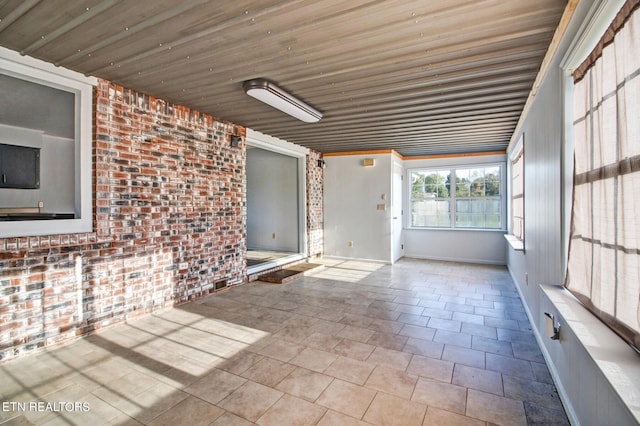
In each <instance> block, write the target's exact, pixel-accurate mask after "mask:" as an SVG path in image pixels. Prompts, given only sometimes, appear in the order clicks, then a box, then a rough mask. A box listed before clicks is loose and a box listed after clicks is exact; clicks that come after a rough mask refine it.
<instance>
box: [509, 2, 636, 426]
mask: <svg viewBox="0 0 640 426" xmlns="http://www.w3.org/2000/svg"><path fill="white" fill-rule="evenodd" d="M602 3H604V2H601V1H597V0H596V1H592V0H583V1H581V2H580V3H579V4H578V7H577V9H576V11H575V14H574V16H573V18H572V21H571V23H570V25H569V27H568V29H567V32H566V33H565V35H564V37H563V39H562V41H561V43H560V45H559V49H558V53H557V54H556V56H555V57H554V59H553V60H552V63H551V66H550V70H549V72H548V74H547V75H546V77H545V78H544V80H543V83H542V85H541V86H540V88H539V90H538V91H537V94H536V98H535V100H534V102H533V104H532V106H531V108H530V110H529V111H528V113H527V115H526V116H525V117H524V119H523V121H522V132H524V136H525V251H524V252H521V251H514V250H513V249H511V248H508V249H507V265H508V268H509V270H510V272H511V275H512V276H513V278H514V281H515V282H516V286H517V287H518V290H519V292H520V294H521V295H522V297H523V302H524V304H525V308H526V310H527V313H528V315H529V317H530V320H531V322H532V325H533V328H534V332H535V333H536V335H537V338H538V341H539V343H540V344H541V346H542V350H543V353H544V354H545V359H546V361H547V364H548V365H549V368H550V370H551V372H552V375H553V376H554V380H555V381H556V386H557V388H558V391H559V393H560V395H561V397H562V399H563V403H564V404H565V408H566V410H567V413H568V415H569V417H570V419H571V420H572V422H573V423H575V424H584V425H599V424H616V425H626V424H636V421H635V420H634V419H633V417H632V415H630V411H629V410H628V408H627V407H626V406H625V404H624V403H623V402H622V398H621V395H622V397H625V395H624V393H625V392H619V391H617V390H616V384H615V381H616V379H614V380H613V382H612V381H610V380H609V379H606V378H605V375H604V374H603V370H602V369H601V368H600V367H598V365H597V364H598V362H597V360H596V358H594V356H593V353H592V351H597V352H598V353H600V355H602V356H603V358H607V357H608V358H609V365H610V366H611V367H612V369H614V370H618V373H617V374H615V375H616V376H617V379H624V378H625V374H621V373H622V371H621V369H623V364H617V363H618V361H617V360H616V357H615V356H614V357H609V356H608V355H607V354H606V353H607V351H608V350H609V349H611V348H612V346H613V345H611V344H605V343H604V341H603V340H601V339H599V338H593V337H592V338H591V339H590V341H589V342H585V340H584V339H582V338H580V337H579V336H580V335H585V332H586V334H588V333H589V330H590V329H592V328H595V327H597V326H598V325H600V323H599V321H598V320H597V319H595V317H593V316H592V315H591V314H589V313H588V312H586V310H584V308H582V307H581V306H580V305H579V304H578V303H566V302H554V301H553V300H552V299H553V297H550V296H549V295H548V294H549V291H548V290H547V291H545V288H544V287H541V286H540V284H547V285H551V287H550V288H552V289H555V291H556V292H557V293H558V294H561V295H565V296H562V297H565V298H567V297H570V296H568V295H567V293H566V292H564V291H563V290H562V289H561V286H562V284H563V278H564V268H565V262H564V255H565V250H564V246H565V244H566V237H564V238H563V236H565V235H566V231H567V230H566V228H565V227H566V225H567V224H568V221H567V219H566V218H567V216H568V215H569V214H570V205H568V203H566V201H567V200H568V199H570V197H567V195H566V194H565V193H564V192H563V188H564V189H566V188H567V187H569V186H570V182H567V181H566V179H570V175H569V174H568V173H566V167H565V164H566V165H569V164H571V158H567V159H566V160H565V161H563V152H564V149H563V128H564V126H565V122H567V120H569V122H570V121H571V118H570V117H563V78H564V77H563V72H562V71H561V69H560V63H561V60H562V58H563V57H564V56H565V54H566V53H567V52H568V51H569V50H570V49H571V48H572V47H571V42H572V40H573V39H574V38H575V37H576V35H577V34H578V33H579V30H580V27H581V25H582V23H583V22H584V20H585V19H586V16H587V14H588V11H589V9H590V8H591V6H592V5H593V4H598V5H600V4H602ZM519 135H520V132H519V133H518V134H516V135H514V140H517V138H518V137H519ZM547 288H548V287H547ZM551 294H553V292H551ZM562 297H556V299H558V300H561V299H562ZM567 300H570V298H569V299H567ZM545 312H549V313H551V314H554V315H555V316H556V319H557V320H559V321H560V323H561V326H562V329H561V340H559V341H558V340H551V339H549V338H548V337H547V336H546V332H545V316H544V313H545ZM585 314H586V315H585ZM609 334H611V335H612V336H613V337H612V338H613V339H616V337H615V335H613V333H612V332H609ZM617 339H618V340H619V341H620V342H621V339H619V338H617ZM601 344H602V346H600V345H601ZM624 346H625V345H622V351H626V352H628V355H629V356H631V358H634V357H635V358H637V355H636V354H633V353H632V349H631V348H628V347H626V348H625V347H624ZM617 359H618V360H620V359H621V358H617ZM632 381H633V380H632ZM636 382H637V381H636ZM624 385H625V386H626V387H627V392H626V393H629V390H635V391H636V392H637V391H638V387H639V386H640V385H638V383H635V384H633V385H631V386H629V384H628V383H625V384H624ZM636 406H637V401H636Z"/></svg>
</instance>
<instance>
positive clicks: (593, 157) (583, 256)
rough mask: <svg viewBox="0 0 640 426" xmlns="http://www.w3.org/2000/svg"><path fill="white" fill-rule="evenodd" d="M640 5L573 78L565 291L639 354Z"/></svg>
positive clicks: (632, 5) (632, 6)
mask: <svg viewBox="0 0 640 426" xmlns="http://www.w3.org/2000/svg"><path fill="white" fill-rule="evenodd" d="M638 6H639V2H637V1H635V2H632V1H627V2H626V3H625V5H624V6H623V7H622V10H621V11H620V13H619V14H618V16H616V18H615V19H614V21H613V23H612V24H611V26H610V27H609V29H608V30H607V31H606V32H605V34H604V36H603V37H602V39H601V40H600V42H599V43H598V45H597V46H596V48H595V50H594V51H593V52H592V53H591V55H589V57H588V58H587V59H586V60H585V62H584V63H583V64H582V65H581V66H580V67H578V68H577V70H576V71H575V73H574V79H575V82H574V99H573V101H574V102H573V107H574V121H573V131H574V143H575V148H574V151H575V158H574V161H575V168H574V179H573V184H574V188H573V200H574V202H573V208H572V217H571V220H572V230H571V239H570V247H569V262H568V271H567V278H566V282H565V286H566V287H567V289H569V290H570V291H571V292H572V293H573V294H574V295H575V296H576V297H577V298H578V299H579V300H580V301H581V302H582V303H583V304H584V305H585V306H586V307H587V308H588V309H590V310H591V311H592V312H593V313H594V314H595V315H597V316H598V317H599V318H600V319H601V320H602V321H603V322H605V323H606V324H607V325H609V327H611V328H612V329H613V330H614V331H616V332H617V333H618V334H619V335H620V336H622V337H623V338H624V339H625V340H626V341H627V342H629V343H631V344H632V345H634V346H635V347H636V348H640V315H639V313H640V299H639V298H638V295H639V294H640V239H639V238H638V235H640V220H639V219H638V209H639V208H640V203H638V196H637V194H639V193H640V140H639V139H638V135H640V124H639V122H638V120H637V117H638V116H639V115H640V104H639V103H638V99H640V72H639V71H640V52H639V51H638V48H639V47H640V46H639V45H638V43H637V33H638V30H639V29H640V11H639V10H638Z"/></svg>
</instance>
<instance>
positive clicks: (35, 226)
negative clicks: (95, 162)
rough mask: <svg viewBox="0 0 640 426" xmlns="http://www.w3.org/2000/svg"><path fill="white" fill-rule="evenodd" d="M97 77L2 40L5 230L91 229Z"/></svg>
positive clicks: (0, 229)
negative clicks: (17, 49) (7, 45)
mask: <svg viewBox="0 0 640 426" xmlns="http://www.w3.org/2000/svg"><path fill="white" fill-rule="evenodd" d="M96 83H97V80H96V79H95V78H91V77H85V76H83V75H81V74H78V73H75V72H73V71H69V70H66V69H64V68H60V67H56V66H54V65H53V64H48V63H46V62H42V61H40V60H37V59H34V58H30V57H28V56H22V55H20V54H19V53H17V52H14V51H11V50H9V49H5V48H2V47H0V145H1V146H2V147H3V148H2V152H0V169H1V170H0V179H1V180H2V181H3V183H2V185H0V238H6V237H16V236H31V235H52V234H61V233H69V234H70V233H77V232H90V231H91V230H92V225H93V216H92V177H91V172H92V167H91V165H92V160H91V154H92V152H91V150H92V110H93V100H92V98H93V87H92V85H94V84H96Z"/></svg>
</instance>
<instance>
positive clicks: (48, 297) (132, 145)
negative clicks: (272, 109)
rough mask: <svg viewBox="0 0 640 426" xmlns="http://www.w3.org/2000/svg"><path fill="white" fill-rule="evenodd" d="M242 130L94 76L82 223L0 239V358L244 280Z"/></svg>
mask: <svg viewBox="0 0 640 426" xmlns="http://www.w3.org/2000/svg"><path fill="white" fill-rule="evenodd" d="M231 135H240V136H243V139H242V142H241V144H240V146H239V147H236V148H232V147H231V146H230V142H229V140H230V136H231ZM244 135H245V129H244V128H242V127H239V126H236V125H234V124H232V123H228V122H222V121H218V120H216V119H214V118H213V117H211V116H209V115H205V114H200V113H198V112H197V111H193V110H190V109H188V108H184V107H180V106H176V105H172V104H168V103H166V102H164V101H162V100H160V99H156V98H153V97H149V96H147V95H142V94H139V93H136V92H133V91H131V90H127V89H124V88H122V87H119V86H116V85H113V84H110V83H108V82H105V81H100V83H99V85H98V86H97V88H96V90H95V118H94V161H93V164H94V214H95V220H94V232H92V233H87V234H70V235H67V234H62V235H51V236H44V237H22V238H7V239H0V359H7V358H12V357H15V356H18V355H20V354H22V353H26V352H29V351H31V350H34V349H36V348H40V347H44V346H47V345H51V344H55V343H58V342H61V341H65V340H68V339H71V338H73V337H75V336H78V335H82V334H85V333H88V332H91V331H93V330H96V329H99V328H101V327H104V326H106V325H108V324H111V323H115V322H119V321H122V320H124V319H126V318H128V317H131V316H134V315H138V314H140V313H148V312H152V311H154V310H157V309H160V308H163V307H168V306H172V305H173V304H175V303H181V302H185V301H188V300H193V299H195V298H198V297H200V296H203V295H205V294H209V293H210V292H212V291H214V285H215V284H216V283H220V282H221V281H222V280H227V283H228V284H229V285H232V284H237V283H241V282H244V281H245V280H246V266H245V258H246V223H245V222H246V210H245V209H246V194H245V161H246V147H245V145H244Z"/></svg>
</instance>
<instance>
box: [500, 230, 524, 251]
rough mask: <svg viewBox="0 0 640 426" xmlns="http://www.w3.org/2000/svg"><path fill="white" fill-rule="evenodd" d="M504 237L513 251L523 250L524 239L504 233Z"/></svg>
mask: <svg viewBox="0 0 640 426" xmlns="http://www.w3.org/2000/svg"><path fill="white" fill-rule="evenodd" d="M504 239H505V240H507V243H509V246H511V248H512V249H513V250H515V251H524V241H522V240H521V239H520V238H517V237H514V236H513V235H511V234H504Z"/></svg>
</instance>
